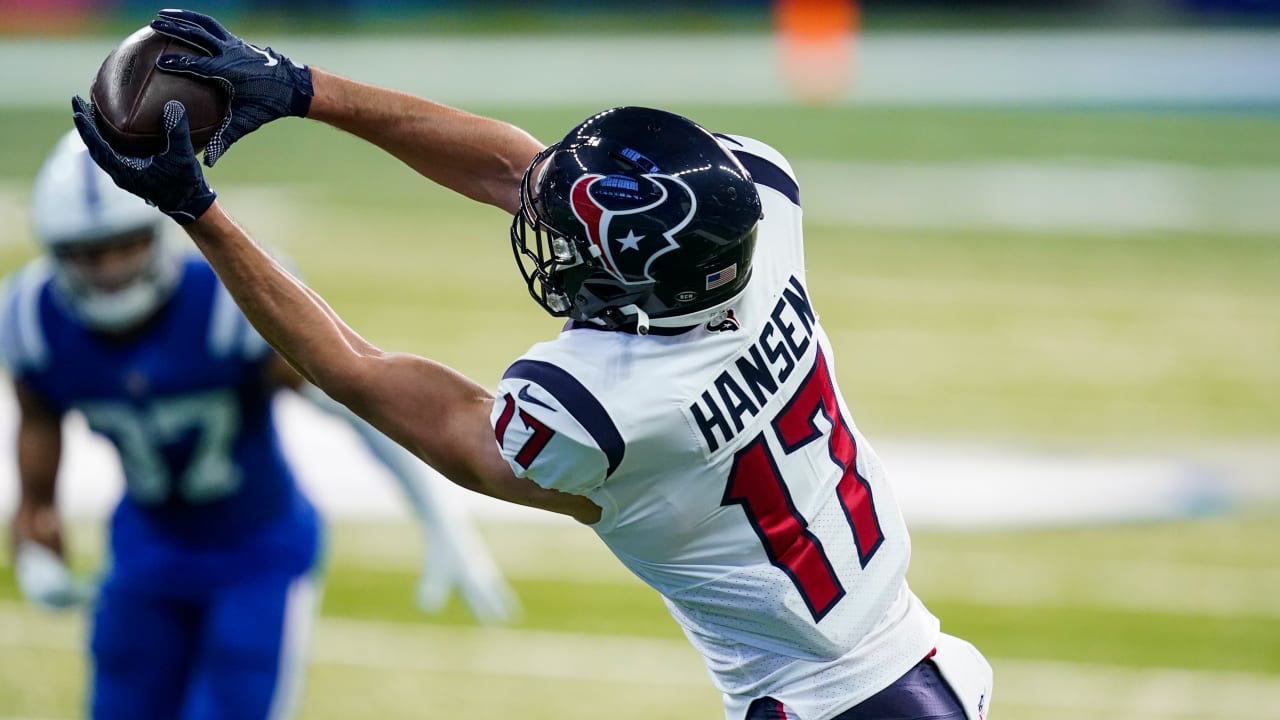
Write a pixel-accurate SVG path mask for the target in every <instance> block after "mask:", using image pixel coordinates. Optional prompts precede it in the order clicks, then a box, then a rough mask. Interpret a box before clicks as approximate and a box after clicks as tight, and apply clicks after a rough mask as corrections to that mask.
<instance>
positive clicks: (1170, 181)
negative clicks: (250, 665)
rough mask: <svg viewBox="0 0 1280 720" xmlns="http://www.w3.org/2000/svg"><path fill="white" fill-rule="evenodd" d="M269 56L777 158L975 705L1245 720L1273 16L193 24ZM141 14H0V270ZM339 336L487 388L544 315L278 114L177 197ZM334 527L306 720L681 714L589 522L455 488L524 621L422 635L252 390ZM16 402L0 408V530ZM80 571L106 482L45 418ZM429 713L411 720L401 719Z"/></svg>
mask: <svg viewBox="0 0 1280 720" xmlns="http://www.w3.org/2000/svg"><path fill="white" fill-rule="evenodd" d="M191 7H192V8H193V9H198V10H201V11H204V12H208V13H211V14H213V15H215V16H217V17H218V18H219V19H221V20H223V21H224V23H226V24H227V25H228V26H230V27H231V29H232V30H233V31H235V32H237V33H238V34H240V35H241V36H243V37H245V38H246V39H247V40H249V41H250V42H255V43H257V44H260V45H268V44H269V45H271V46H273V47H275V48H276V49H278V50H280V51H282V52H284V53H286V54H287V55H289V56H290V57H292V58H294V59H295V60H298V61H301V62H307V63H311V64H314V65H317V66H321V67H324V68H326V69H329V70H332V71H335V72H338V73H340V74H344V75H348V76H351V77H355V78H357V79H361V80H366V81H370V82H375V83H379V84H383V85H388V86H391V87H395V88H398V89H401V90H405V91H408V92H412V93H417V94H421V95H425V96H427V97H431V98H433V99H436V100H439V101H442V102H446V103H450V104H455V105H460V106H462V107H464V108H466V109H468V110H472V111H477V112H482V113H485V114H492V115H496V116H498V117H501V118H503V119H507V120H510V121H512V122H515V123H516V124H519V125H521V126H523V127H525V128H527V129H528V130H530V131H531V132H533V133H534V134H535V135H537V136H538V137H539V138H541V139H542V140H544V141H546V142H551V141H554V140H555V139H558V137H559V136H560V133H563V132H564V131H565V130H566V129H567V128H569V127H570V126H572V125H573V124H574V123H576V122H577V121H579V120H580V119H582V118H583V117H585V116H586V115H588V114H590V113H591V112H593V111H595V110H598V109H600V108H603V107H608V106H611V105H617V104H652V105H658V106H662V107H666V108H668V109H672V110H675V111H677V112H681V113H684V114H686V115H689V116H690V117H692V118H694V119H696V120H698V121H700V122H702V123H703V124H704V125H707V126H708V127H710V128H712V129H714V130H716V131H722V132H730V133H739V134H746V135H752V136H755V137H758V138H760V139H763V140H765V141H766V142H768V143H770V144H772V145H774V146H775V147H777V148H778V149H780V150H781V151H782V152H783V153H784V154H786V155H787V156H788V158H789V159H790V160H791V162H792V164H793V165H794V167H795V170H796V172H797V174H798V176H799V178H800V185H801V199H802V203H803V205H804V207H805V212H806V238H807V246H808V253H809V285H810V290H811V292H812V295H813V299H814V302H815V305H816V307H817V308H818V310H819V312H820V313H821V315H822V320H823V323H824V325H825V326H826V328H827V330H828V333H829V334H830V335H831V337H832V340H833V342H834V344H835V345H836V351H837V355H838V357H839V358H840V364H839V367H838V375H839V381H840V384H841V386H842V388H843V390H844V393H845V395H846V398H847V400H848V402H849V405H850V407H851V409H852V411H853V414H854V419H855V421H856V422H857V423H858V424H859V427H860V428H861V429H862V430H863V432H864V433H865V434H866V435H867V436H868V437H869V438H870V440H871V442H873V443H874V444H875V445H876V447H877V450H878V451H879V453H880V454H881V456H882V457H883V459H884V460H885V462H886V464H887V465H888V467H889V470H890V473H891V475H892V476H893V477H894V479H895V482H896V487H897V490H898V493H899V495H900V498H901V501H902V505H903V508H904V513H905V514H906V515H907V520H908V523H909V524H911V525H912V527H913V528H914V538H915V548H916V551H915V556H914V560H913V566H912V570H911V574H910V579H911V582H912V585H913V587H914V588H915V590H916V592H917V593H918V594H919V595H920V596H921V597H922V598H923V599H924V601H925V602H926V604H927V605H929V606H930V608H931V609H932V610H933V611H934V612H935V613H936V614H938V615H939V616H940V617H941V618H942V622H943V629H944V630H946V631H948V632H951V633H953V634H957V635H960V636H962V637H965V638H967V639H969V640H971V641H973V642H974V643H975V644H977V645H978V646H979V647H980V648H981V649H982V650H983V651H984V652H985V653H986V654H987V655H988V657H989V658H990V659H991V660H992V663H993V665H994V666H995V668H996V692H995V698H994V711H993V713H994V714H993V716H992V717H994V718H996V719H997V720H1057V719H1062V720H1065V719H1067V718H1078V717H1082V716H1087V717H1091V718H1094V719H1095V720H1107V719H1111V718H1114V719H1116V720H1120V719H1124V720H1131V719H1133V718H1143V719H1144V720H1147V719H1150V720H1164V719H1170V720H1172V719H1174V718H1177V719H1179V720H1183V719H1185V720H1198V719H1204V720H1208V719H1215V720H1221V719H1228V718H1250V719H1255V720H1256V719H1260V718H1280V601H1277V598H1278V597H1280V550H1278V548H1280V529H1277V521H1280V202H1277V198H1280V0H1059V1H1056V2H1048V1H1045V2H1032V1H1030V0H1018V1H1016V2H1015V1H1013V0H1005V1H1002V0H964V1H960V0H956V1H951V2H948V1H944V0H868V1H866V2H861V3H858V4H853V3H844V2H832V1H830V0H793V1H788V2H778V3H769V2H763V1H760V2H749V1H746V0H743V1H739V2H730V1H728V0H725V1H722V2H714V1H710V0H707V1H704V2H690V1H686V2H674V1H669V0H668V1H663V0H648V1H647V2H645V3H630V2H622V1H620V0H615V1H608V0H596V1H594V2H584V1H578V2H571V1H567V0H566V1H561V2H551V1H545V2H539V1H538V0H522V1H521V2H519V3H515V2H476V1H472V2H463V1H461V0H457V1H452V2H449V1H438V2H424V1H422V0H418V1H416V2H415V1H410V0H397V1H392V2H372V1H370V0H349V1H345V2H343V1H335V2H320V1H318V0H310V1H308V0H293V1H289V0H280V1H278V2H216V3H214V2H209V3H196V4H195V5H193V6H191ZM156 9H158V6H153V5H150V4H144V3H138V2H115V3H112V2H87V1H84V0H59V1H45V2H40V1H37V0H0V219H2V222H0V274H8V273H9V272H11V271H12V270H14V269H16V268H17V267H19V266H20V265H21V264H22V263H24V262H25V261H27V260H28V259H30V258H32V257H34V256H35V255H36V254H37V248H36V245H35V243H34V241H33V240H32V238H31V235H30V228H29V217H28V209H27V205H28V202H29V190H30V184H31V181H32V178H33V177H34V174H35V172H36V170H37V168H38V167H39V164H40V162H41V161H42V159H43V157H44V156H45V154H46V153H47V152H48V150H49V149H50V148H51V147H52V145H53V143H54V141H55V140H56V139H57V138H58V137H59V136H60V135H61V134H62V133H64V132H65V131H66V130H67V129H69V127H70V117H69V113H68V112H67V110H66V105H67V100H68V98H69V97H70V96H71V95H72V94H74V93H81V94H84V93H86V92H87V90H88V87H89V84H90V82H91V81H92V78H93V74H94V72H95V71H96V69H97V67H98V64H99V63H100V62H101V61H102V58H103V57H105V56H106V54H107V52H108V51H109V50H110V49H111V48H112V47H113V46H114V45H115V44H116V43H117V42H119V40H120V39H122V38H123V37H124V36H125V35H126V34H127V33H129V32H131V31H132V30H133V29H135V28H137V27H140V26H142V25H143V24H145V23H146V22H147V21H148V20H149V19H150V17H151V14H152V13H153V12H154V11H155V10H156ZM208 178H209V181H210V183H211V184H212V185H213V186H214V187H215V188H217V189H218V191H219V193H220V195H221V197H222V198H223V199H224V200H225V203H226V205H227V206H228V207H229V209H230V210H231V211H232V212H233V213H234V214H236V215H237V216H238V217H239V218H240V219H241V220H242V221H243V222H244V223H245V224H246V226H247V227H249V228H250V230H251V231H252V232H253V233H254V234H255V235H256V236H258V237H259V238H260V239H261V240H263V241H264V242H266V243H268V244H270V245H273V246H274V247H277V248H279V249H280V250H282V251H283V252H284V253H286V254H287V255H288V256H289V257H291V258H292V259H293V260H294V262H295V263H296V264H297V266H298V267H299V269H300V271H301V272H302V274H303V275H304V276H305V277H306V278H307V279H308V281H309V282H310V283H311V284H312V285H313V286H314V287H315V288H316V289H318V290H319V291H320V292H321V293H322V294H323V295H324V296H325V297H326V298H328V299H329V300H330V301H331V302H332V304H333V305H334V306H335V308H336V309H337V310H338V311H339V312H340V313H341V314H342V315H343V316H344V317H345V318H346V319H347V320H348V321H349V322H350V323H351V324H352V325H353V326H354V327H356V328H357V329H358V330H360V331H361V332H363V333H364V334H366V335H367V336H368V337H370V339H372V340H373V341H374V342H376V343H378V344H380V345H381V346H383V347H385V348H390V349H398V350H407V351H413V352H418V353H422V354H426V355H429V356H431V357H434V358H437V359H439V360H441V361H444V362H446V363H448V364H450V365H453V366H454V367H457V368H459V369H461V370H463V371H464V372H466V373H467V374H469V375H471V376H472V377H474V378H476V379H477V380H479V381H480V382H482V383H485V384H491V385H492V384H495V383H496V380H497V378H498V377H500V375H501V372H502V370H503V369H504V368H505V366H506V364H507V363H508V362H509V361H510V360H511V359H513V358H514V357H516V356H517V355H518V354H520V353H521V352H523V351H524V350H525V349H526V348H527V347H528V346H529V345H530V344H532V343H533V342H536V341H538V340H540V339H544V338H546V337H549V336H550V335H552V334H553V333H554V332H555V331H556V330H557V329H558V323H557V322H555V321H554V320H553V319H551V318H548V317H545V316H544V315H542V314H541V311H540V310H539V309H538V308H537V307H536V306H534V304H533V303H530V302H529V301H528V299H527V296H526V294H525V290H524V288H523V286H522V285H521V283H520V281H519V279H518V275H517V274H516V272H515V270H514V268H512V267H511V266H510V265H511V259H510V250H509V247H508V241H507V234H506V230H507V224H508V220H507V218H504V217H502V215H501V213H499V212H497V211H496V210H493V209H491V208H487V207H478V206H474V205H472V204H469V203H468V202H466V201H464V200H462V199H461V198H458V197H454V196H451V195H449V194H448V193H445V192H443V191H441V190H440V189H439V188H436V187H433V186H431V185H429V184H428V183H426V182H425V181H422V180H421V179H420V178H418V177H417V176H416V175H414V174H413V173H412V172H411V171H409V170H407V169H406V168H404V167H402V166H401V165H399V164H398V163H397V162H396V161H394V160H393V159H391V158H389V157H386V156H383V155H381V154H379V153H378V152H377V151H375V150H374V149H372V148H370V147H366V146H363V145H361V144H360V143H359V142H357V141H356V140H354V139H353V138H351V137H348V136H345V135H343V134H341V133H339V132H337V131H334V130H331V129H329V128H326V127H321V126H318V125H314V124H308V123H306V122H302V121H297V120H288V121H282V122H279V123H276V124H274V125H271V126H269V127H267V128H264V129H263V130H262V131H260V132H259V133H256V134H254V135H252V136H250V137H249V138H246V139H245V140H244V141H242V142H241V143H240V144H239V145H237V146H236V148H235V149H233V150H232V152H231V153H230V154H229V156H228V159H227V160H224V161H222V162H220V163H219V165H218V167H217V168H216V169H214V170H210V171H208ZM284 405H285V406H284V407H283V408H282V410H283V411H284V412H285V413H286V419H287V421H288V423H287V432H286V437H285V441H286V445H287V449H288V450H289V452H290V454H291V455H292V456H294V457H295V458H296V459H297V460H298V462H299V463H300V464H301V465H302V467H303V468H304V469H305V470H306V472H305V477H304V481H305V482H306V484H307V486H308V487H309V489H310V490H311V491H312V492H313V494H314V495H315V496H316V497H317V498H318V500H319V501H320V504H321V505H322V506H323V507H324V508H325V509H326V510H327V511H328V513H329V517H330V519H331V521H332V543H331V558H330V572H329V575H328V579H327V584H326V596H325V601H324V607H323V614H322V619H321V621H320V624H319V626H318V630H317V634H316V638H315V642H314V644H313V653H312V665H311V668H310V678H309V682H308V685H307V690H306V695H305V700H304V704H303V709H302V717H304V718H314V719H320V718H347V717H383V718H415V717H424V716H440V715H445V716H454V715H457V716H467V717H502V716H506V715H511V714H516V713H518V714H519V715H520V716H522V717H532V718H541V717H546V718H552V717H554V718H557V720H565V719H566V718H569V719H576V718H582V719H583V720H585V719H586V718H598V717H601V716H602V715H604V716H608V717H610V718H637V719H638V718H646V719H652V718H671V719H673V720H685V719H689V720H692V719H693V718H708V717H719V716H720V713H721V711H720V709H719V698H718V696H717V695H716V693H715V692H714V691H713V690H712V688H711V686H710V683H709V682H708V680H707V678H706V674H705V671H704V670H703V669H702V667H701V664H700V661H699V660H698V658H697V657H696V654H695V653H694V652H693V651H692V649H691V648H689V647H688V646H687V645H686V643H685V641H684V640H683V638H682V636H681V635H680V633H679V631H678V629H677V627H676V626H675V624H674V622H672V621H671V620H670V619H669V617H668V616H667V615H666V613H665V611H664V609H663V608H662V606H661V604H660V602H659V600H658V598H657V596H656V595H655V594H653V593H652V592H651V591H649V590H647V589H646V588H644V587H643V586H642V585H640V584H639V583H638V582H637V581H636V580H634V579H633V578H631V577H630V576H629V575H627V574H626V573H625V571H623V570H622V569H621V567H620V566H619V565H618V564H617V563H616V562H614V561H613V560H612V558H610V557H609V556H608V555H607V553H606V551H605V550H604V549H603V548H602V547H601V546H600V545H599V543H598V542H597V541H596V540H595V539H594V536H593V535H592V534H591V533H590V531H588V530H585V529H582V528H578V527H575V526H573V524H572V523H563V522H559V521H557V520H556V519H554V518H543V517H541V516H538V515H534V514H532V513H525V512H518V511H516V510H514V509H511V508H506V507H503V506H497V505H494V504H492V503H488V502H483V501H481V500H479V499H477V498H473V497H469V496H466V495H464V494H463V493H461V492H459V493H457V494H455V495H454V496H451V497H452V499H453V501H454V504H455V505H456V508H457V511H458V512H467V513H471V514H472V515H473V516H474V517H475V518H476V520H477V522H478V523H480V527H481V529H482V530H483V532H484V535H485V538H486V539H487V540H488V541H489V542H490V544H491V545H492V547H493V549H494V552H495V553H496V555H497V557H498V560H499V561H500V563H501V564H502V566H503V569H504V570H505V571H506V573H507V574H508V576H509V577H510V579H511V581H512V583H513V585H514V586H515V588H516V590H517V592H518V593H519V594H520V596H521V600H522V601H523V603H524V608H525V610H524V615H523V617H522V619H521V620H520V621H519V622H518V623H516V624H515V625H513V626H511V627H507V628H501V629H495V628H480V627H477V626H476V625H475V624H474V621H473V620H471V619H470V616H469V615H468V614H467V613H466V612H465V609H463V608H462V607H460V606H458V605H457V604H455V605H453V606H451V607H450V608H449V609H448V610H447V611H446V612H445V613H443V614H442V615H439V616H426V615H422V614H420V613H418V612H417V611H416V610H415V609H414V607H413V603H412V592H413V585H414V582H415V579H416V574H417V569H418V563H419V562H420V560H421V556H422V541H421V538H420V537H419V534H418V532H417V531H416V530H415V529H414V528H413V526H412V525H410V524H409V522H408V520H407V518H406V517H405V516H404V514H403V512H402V511H401V510H400V509H399V503H398V502H397V498H396V497H395V496H394V491H393V490H392V489H391V488H392V487H393V486H392V484H391V483H390V482H381V481H378V480H375V479H371V478H370V476H371V475H374V474H376V473H377V472H379V470H378V469H377V468H376V467H375V466H374V465H373V464H372V463H371V462H370V461H368V460H367V458H365V457H363V456H362V455H361V450H360V449H359V446H358V443H357V442H356V441H355V439H354V438H353V437H350V436H349V435H348V434H347V431H346V429H345V427H342V426H340V425H339V424H337V423H336V422H334V421H330V420H328V419H327V418H325V417H320V416H318V415H316V414H315V413H313V412H312V411H310V410H309V409H308V408H306V407H303V406H301V405H297V406H295V405H292V404H289V403H287V402H286V403H284ZM13 416H14V410H13V405H12V399H11V397H10V394H9V391H8V389H7V387H6V388H5V389H4V390H3V391H0V437H4V438H6V439H5V440H3V442H0V517H4V518H7V517H8V516H9V514H10V513H11V512H12V507H13V501H14V497H15V495H16V477H15V471H14V468H13V458H12V452H13V442H12V437H13V422H14V417H13ZM71 424H72V427H71V428H70V432H71V435H70V437H71V441H70V442H69V447H68V448H67V449H66V452H67V453H68V461H67V462H66V463H64V467H63V474H62V478H61V483H60V485H61V486H60V497H59V500H60V504H61V506H62V507H63V508H64V509H65V510H66V512H67V514H68V515H69V517H70V518H71V519H72V520H73V522H74V523H75V526H74V528H73V532H72V533H71V537H70V540H71V546H72V549H73V552H74V560H75V565H76V567H77V568H78V569H79V570H81V571H82V572H85V573H88V572H91V571H92V569H93V568H94V566H95V565H96V563H97V562H98V559H99V552H100V548H101V532H102V528H101V523H100V520H101V517H102V515H103V513H105V512H106V511H107V509H108V508H109V506H110V503H111V501H112V499H113V498H114V497H115V495H116V494H117V493H118V492H119V487H120V479H119V469H118V465H117V464H116V461H115V459H114V457H113V456H112V455H111V453H110V451H109V450H108V449H107V447H106V446H105V444H103V443H102V442H100V441H98V440H96V439H94V438H92V437H90V436H89V435H88V433H87V431H85V430H84V427H83V423H82V422H80V421H78V420H77V419H72V421H71ZM9 562H10V560H9V558H8V557H7V556H4V557H3V559H0V720H8V719H15V718H41V719H51V718H71V717H76V716H77V715H78V713H79V711H80V707H81V703H82V699H83V681H84V660H83V658H82V653H81V650H80V646H81V643H82V634H83V627H84V626H83V619H82V618H79V617H78V616H74V615H55V614H47V613H41V612H38V611H35V610H32V609H30V608H28V607H26V606H25V605H23V604H22V601H21V599H20V598H19V596H18V594H17V592H16V590H15V588H14V585H13V581H12V577H11V576H12V571H11V568H10V567H9V565H8V563H9ZM428 707H429V708H430V712H428V711H427V710H425V709H424V708H428Z"/></svg>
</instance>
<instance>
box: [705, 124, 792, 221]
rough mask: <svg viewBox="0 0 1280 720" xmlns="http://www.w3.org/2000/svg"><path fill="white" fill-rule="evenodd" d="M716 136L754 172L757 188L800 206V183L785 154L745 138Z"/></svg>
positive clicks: (740, 136) (752, 175)
mask: <svg viewBox="0 0 1280 720" xmlns="http://www.w3.org/2000/svg"><path fill="white" fill-rule="evenodd" d="M716 137H717V138H719V139H720V142H722V143H724V145H725V147H727V148H729V150H730V151H732V152H733V154H734V156H735V157H737V158H738V162H740V163H742V166H743V167H745V168H746V169H747V172H749V173H751V179H752V180H754V181H755V183H756V184H757V185H764V186H765V187H768V188H772V189H774V190H777V191H778V192H779V193H781V194H782V195H783V196H784V197H786V198H787V199H788V200H790V201H791V202H792V203H794V204H796V205H799V204H800V181H799V180H798V179H796V173H795V170H793V169H792V168H791V163H790V162H787V159H786V158H785V157H783V155H782V153H780V152H778V151H777V150H776V149H775V148H774V147H773V146H771V145H767V144H765V143H763V142H760V141H759V140H756V139H755V138H749V137H745V136H743V135H721V134H716Z"/></svg>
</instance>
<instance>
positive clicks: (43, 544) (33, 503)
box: [13, 381, 92, 608]
mask: <svg viewBox="0 0 1280 720" xmlns="http://www.w3.org/2000/svg"><path fill="white" fill-rule="evenodd" d="M14 395H15V396H16V397H17V400H18V413H19V418H18V479H19V482H20V488H21V494H20V497H19V498H18V509H17V512H16V513H15V514H14V517H13V546H14V569H15V571H16V574H17V580H18V587H19V589H20V590H21V591H22V594H23V596H24V597H26V598H27V599H28V600H30V601H31V602H33V603H35V604H37V605H40V606H42V607H47V608H67V607H73V606H75V605H79V604H81V603H83V602H85V601H87V600H88V599H89V597H90V596H91V595H92V590H91V589H90V588H89V586H88V585H86V584H84V583H82V582H80V581H79V580H77V579H76V578H75V577H74V576H73V575H72V574H71V571H70V569H68V567H67V564H66V561H65V560H64V559H63V547H62V520H61V518H60V517H59V516H58V508H57V505H56V495H57V493H56V488H57V478H58V466H59V463H60V459H61V455H62V417H61V415H59V414H58V413H57V412H56V411H55V410H54V409H53V408H51V407H49V405H48V404H47V403H45V401H44V400H43V399H42V398H41V397H40V396H39V395H38V394H37V393H36V392H35V391H34V390H32V389H31V388H30V387H29V386H27V385H26V384H25V383H23V382H21V381H16V382H14Z"/></svg>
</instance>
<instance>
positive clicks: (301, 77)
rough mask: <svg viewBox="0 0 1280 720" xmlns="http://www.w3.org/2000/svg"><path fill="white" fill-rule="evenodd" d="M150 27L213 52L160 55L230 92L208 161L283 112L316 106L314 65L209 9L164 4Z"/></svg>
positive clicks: (164, 64) (170, 68)
mask: <svg viewBox="0 0 1280 720" xmlns="http://www.w3.org/2000/svg"><path fill="white" fill-rule="evenodd" d="M151 29H152V30H155V31H156V32H158V33H160V34H161V35H168V36H169V37H172V38H177V39H178V40H181V41H183V42H186V43H189V44H191V45H195V46H196V47H198V48H200V49H201V50H203V51H205V52H206V53H208V54H209V57H198V56H189V55H161V56H160V58H159V59H158V60H156V67H158V68H160V69H161V70H164V71H166V72H176V73H186V74H188V75H195V76H196V77H201V78H205V79H207V80H214V81H216V82H218V83H219V84H220V85H222V87H223V88H225V89H226V91H227V95H228V96H229V97H230V98H231V112H230V113H229V114H228V115H227V119H226V121H225V122H223V123H222V127H221V128H219V129H218V131H217V132H216V133H214V134H213V138H212V139H211V140H210V141H209V144H208V146H206V147H205V149H204V162H205V164H206V165H208V166H209V167H213V164H214V163H216V162H218V158H220V157H222V154H223V153H225V152H226V151H227V148H229V147H231V144H232V143H234V142H235V141H237V140H239V139H240V138H242V137H244V136H245V135H248V134H249V133H251V132H253V131H254V130H257V129H258V128H260V127H262V126H263V125H265V124H267V123H269V122H271V121H272V120H275V119H277V118H282V117H289V116H295V117H306V115H307V112H308V111H309V110H310V109H311V96H312V95H313V94H314V93H313V91H312V89H311V70H310V68H308V67H307V66H306V65H297V64H295V63H294V62H293V61H292V60H290V59H289V58H287V57H285V56H284V55H281V54H280V53H278V52H276V51H275V50H272V49H271V48H260V47H258V46H256V45H250V44H249V43H247V42H245V41H244V40H241V39H240V38H238V37H236V36H235V35H232V34H231V33H230V32H228V31H227V29H226V28H224V27H222V25H221V24H220V23H219V22H218V21H217V20H214V19H213V18H211V17H209V16H208V15H202V14H200V13H198V12H192V11H190V10H161V11H160V12H158V13H156V19H155V20H152V21H151Z"/></svg>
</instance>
